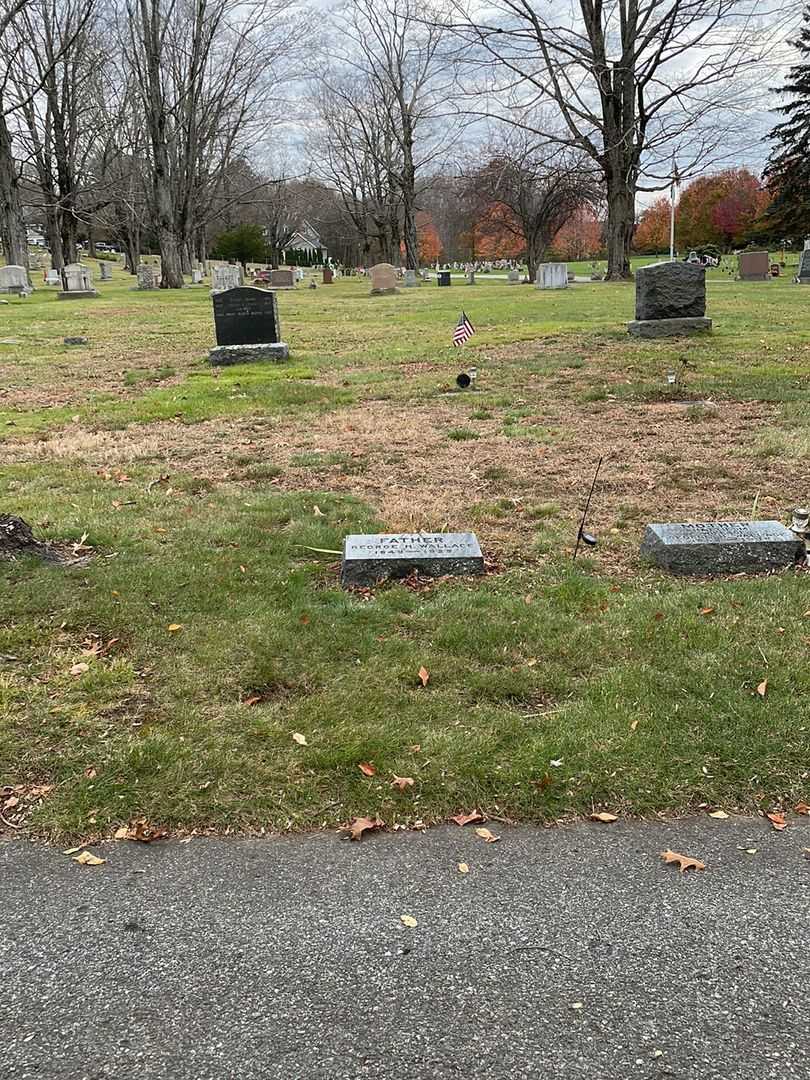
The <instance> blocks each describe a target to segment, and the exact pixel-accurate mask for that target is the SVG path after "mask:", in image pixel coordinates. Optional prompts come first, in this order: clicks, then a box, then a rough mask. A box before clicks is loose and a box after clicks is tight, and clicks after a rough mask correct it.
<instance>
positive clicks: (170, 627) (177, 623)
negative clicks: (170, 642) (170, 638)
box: [167, 622, 183, 634]
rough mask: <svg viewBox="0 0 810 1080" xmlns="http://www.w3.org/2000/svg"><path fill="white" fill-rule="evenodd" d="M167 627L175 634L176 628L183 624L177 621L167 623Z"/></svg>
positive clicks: (180, 627) (178, 628) (179, 628)
mask: <svg viewBox="0 0 810 1080" xmlns="http://www.w3.org/2000/svg"><path fill="white" fill-rule="evenodd" d="M167 629H168V631H169V633H170V634H176V633H177V631H178V630H182V629H183V624H182V623H179V622H173V623H169V625H168V627H167Z"/></svg>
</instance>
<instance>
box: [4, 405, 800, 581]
mask: <svg viewBox="0 0 810 1080" xmlns="http://www.w3.org/2000/svg"><path fill="white" fill-rule="evenodd" d="M777 412H778V410H777V409H776V408H775V407H773V406H770V405H764V404H761V403H735V402H731V403H727V404H723V405H722V406H718V407H717V408H716V409H714V410H711V411H709V412H707V414H706V415H705V416H704V417H701V418H700V419H699V420H697V421H696V420H694V419H692V418H690V415H689V410H688V406H686V405H675V404H665V403H648V404H637V405H627V404H619V403H612V402H606V403H601V404H600V405H599V406H598V407H595V408H593V409H592V410H591V411H590V412H588V413H581V414H580V415H579V416H576V417H572V408H571V406H570V404H568V403H566V402H564V401H560V400H552V401H543V402H542V405H537V404H535V405H534V407H533V410H532V413H531V414H530V415H527V416H525V417H522V418H521V421H520V426H519V427H518V428H517V434H514V431H515V428H514V427H513V428H512V429H510V428H506V429H504V426H503V421H502V420H501V419H497V418H493V419H490V420H485V421H470V420H468V419H466V418H465V417H464V416H463V415H461V414H460V413H459V409H458V404H457V402H456V401H453V402H452V403H451V402H449V401H433V402H429V403H420V404H419V405H418V406H410V407H409V406H407V405H404V404H402V403H401V402H391V401H367V402H365V403H363V404H360V405H357V406H352V407H350V408H346V409H342V410H338V411H336V412H331V413H329V414H326V415H323V416H312V415H307V416H306V417H305V418H304V417H300V418H299V417H293V418H291V417H260V418H244V419H240V420H235V421H223V420H217V421H210V422H206V423H201V424H195V425H178V424H172V423H156V424H151V425H148V426H145V425H143V426H141V425H133V426H131V427H130V428H127V429H126V430H124V431H117V432H90V431H85V430H83V429H81V428H78V427H75V428H71V429H69V430H66V431H65V432H62V433H59V434H55V435H53V436H51V437H49V438H47V439H45V440H42V441H39V442H25V443H6V444H3V445H2V446H0V461H2V460H3V459H5V460H7V461H9V462H11V461H21V460H29V461H32V460H33V461H36V460H40V461H54V460H60V459H63V460H64V459H77V458H78V459H81V460H82V461H83V462H84V463H85V464H87V465H91V466H96V467H100V468H114V467H116V466H119V467H121V466H125V465H126V464H128V463H132V462H135V461H139V460H140V461H152V462H154V463H155V466H156V470H158V471H159V472H160V473H167V472H168V473H170V474H171V473H172V472H173V471H182V472H187V473H191V474H193V475H196V476H200V477H205V479H206V480H207V481H209V482H215V483H218V482H219V483H240V484H246V485H251V486H252V485H255V484H256V483H270V484H272V486H274V487H276V488H278V489H279V490H285V491H313V492H315V491H324V490H327V491H331V492H338V493H340V492H345V493H347V494H352V495H355V496H358V497H359V498H361V499H363V500H364V501H366V502H368V503H370V504H371V505H372V506H374V507H375V508H376V510H377V511H378V513H379V515H380V518H381V520H382V521H383V522H384V524H385V526H386V527H387V528H388V529H390V530H392V531H397V530H403V531H415V530H419V529H424V530H439V529H453V528H458V529H462V528H471V527H472V528H476V529H477V530H478V532H479V533H480V534H481V536H482V538H485V539H486V545H487V550H488V551H491V552H493V553H499V552H500V553H506V552H509V553H510V554H512V556H513V557H514V555H515V554H517V553H528V552H531V551H534V550H535V545H536V544H537V542H538V539H539V540H540V541H541V542H542V541H543V538H545V542H546V546H549V545H550V546H552V547H554V546H557V545H558V544H559V543H564V544H566V543H567V542H568V541H569V540H570V539H571V538H572V537H573V535H574V533H575V530H576V525H575V523H576V520H577V515H578V512H579V510H580V508H581V506H582V503H583V501H584V498H585V495H586V493H587V490H588V486H589V483H590V477H591V474H592V471H593V467H594V464H595V461H596V459H597V457H598V456H599V455H600V454H605V456H606V461H605V465H604V467H603V471H602V477H601V479H600V483H599V487H598V489H597V492H596V495H595V498H594V504H593V510H592V514H591V519H590V525H591V528H592V530H593V531H595V532H596V533H597V534H599V535H600V537H602V538H603V539H605V538H606V537H610V544H609V546H610V548H611V549H615V553H616V556H615V557H616V559H617V560H618V562H623V561H624V556H623V555H622V553H621V548H622V546H623V545H625V544H626V545H628V546H629V545H632V550H633V553H634V552H635V548H636V544H637V542H638V539H639V537H640V533H641V530H642V528H643V525H644V524H645V523H646V522H648V521H682V520H710V519H712V518H730V517H738V516H739V517H748V516H750V515H751V513H752V504H753V502H754V499H755V498H756V501H757V514H758V516H765V517H780V518H781V517H782V516H783V515H784V510H785V507H786V506H789V505H792V501H795V497H796V496H795V488H794V487H792V486H791V483H792V481H793V482H795V475H794V474H795V467H794V466H793V465H792V463H791V462H790V461H789V460H787V459H782V458H780V457H777V456H770V457H767V458H760V457H756V456H753V455H752V454H751V450H750V447H751V444H752V442H753V439H754V436H755V435H756V434H757V432H758V431H759V430H760V429H762V428H764V427H767V426H769V425H770V424H772V423H773V421H774V418H775V417H776V415H777ZM461 423H463V424H464V425H465V428H466V429H467V430H469V431H471V432H473V433H474V434H475V435H476V436H477V437H475V438H467V439H462V440H458V441H456V440H454V439H452V438H450V437H448V433H449V432H451V431H454V430H456V429H458V427H459V425H460V424H461ZM510 430H511V431H512V432H513V434H507V433H505V431H507V432H508V431H510ZM523 431H528V432H532V431H535V432H538V433H539V434H540V435H541V437H542V438H541V440H538V437H537V435H535V437H529V436H524V435H523V434H521V433H522V432H523ZM263 468H265V469H267V473H266V476H265V477H263V475H262V469H263ZM605 546H607V545H605ZM599 550H600V552H601V550H602V549H601V548H600V549H599ZM628 554H629V553H628ZM612 558H613V555H611V559H612Z"/></svg>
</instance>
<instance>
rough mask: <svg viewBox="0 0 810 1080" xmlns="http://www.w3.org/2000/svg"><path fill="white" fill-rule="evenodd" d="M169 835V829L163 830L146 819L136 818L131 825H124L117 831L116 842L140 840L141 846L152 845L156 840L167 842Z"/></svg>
mask: <svg viewBox="0 0 810 1080" xmlns="http://www.w3.org/2000/svg"><path fill="white" fill-rule="evenodd" d="M168 835H169V833H168V830H167V829H161V828H160V827H159V826H157V825H152V824H151V823H150V822H149V821H147V819H146V818H136V819H135V820H134V821H131V822H130V823H129V825H122V826H121V828H120V829H116V830H115V839H116V840H138V841H139V842H140V843H141V844H151V843H152V842H153V841H155V840H165V839H166V838H167V837H168Z"/></svg>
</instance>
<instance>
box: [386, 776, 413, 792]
mask: <svg viewBox="0 0 810 1080" xmlns="http://www.w3.org/2000/svg"><path fill="white" fill-rule="evenodd" d="M413 785H414V779H413V777H412V776H396V775H394V777H393V779H392V780H391V787H395V788H398V789H399V790H400V791H405V790H407V788H409V787H413Z"/></svg>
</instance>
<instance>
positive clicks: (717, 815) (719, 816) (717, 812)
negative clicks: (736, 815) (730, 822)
mask: <svg viewBox="0 0 810 1080" xmlns="http://www.w3.org/2000/svg"><path fill="white" fill-rule="evenodd" d="M709 817H713V818H717V819H718V820H719V821H725V819H726V818H727V817H728V814H727V813H726V812H725V810H714V811H712V813H711V814H709Z"/></svg>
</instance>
